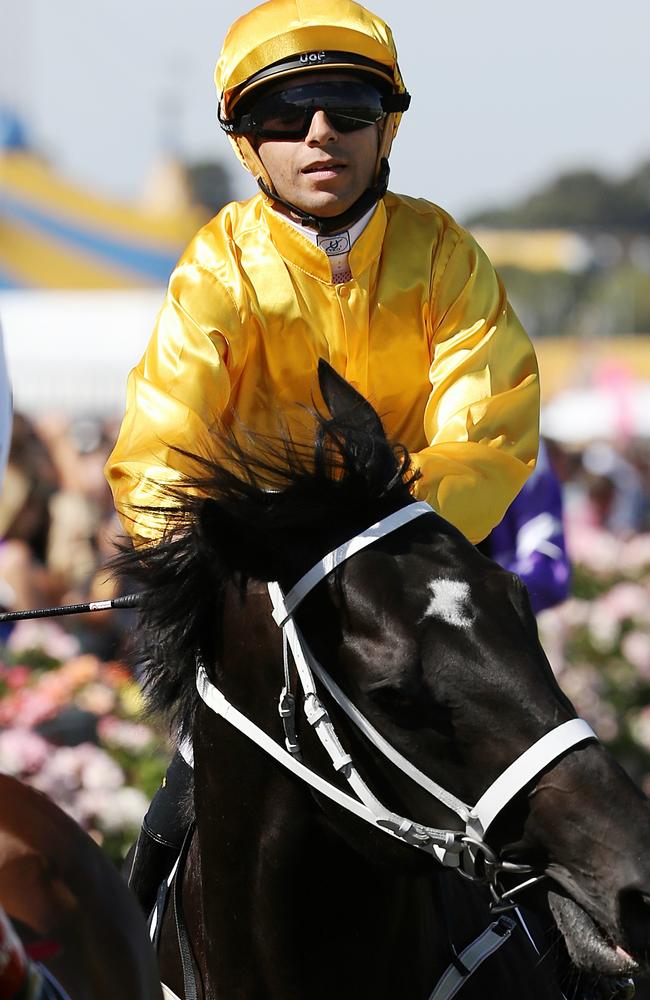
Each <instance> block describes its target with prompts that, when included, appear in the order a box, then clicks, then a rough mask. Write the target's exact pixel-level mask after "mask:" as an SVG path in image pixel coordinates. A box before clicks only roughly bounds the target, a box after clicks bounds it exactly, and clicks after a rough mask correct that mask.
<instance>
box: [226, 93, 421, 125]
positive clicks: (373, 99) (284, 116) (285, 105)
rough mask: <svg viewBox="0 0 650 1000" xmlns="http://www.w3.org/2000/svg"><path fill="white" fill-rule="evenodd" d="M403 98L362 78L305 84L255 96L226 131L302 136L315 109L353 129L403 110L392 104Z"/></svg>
mask: <svg viewBox="0 0 650 1000" xmlns="http://www.w3.org/2000/svg"><path fill="white" fill-rule="evenodd" d="M402 97H403V95H401V94H381V93H380V92H379V91H378V90H377V89H376V88H375V87H373V86H372V85H371V84H369V83H364V82H363V81H359V82H358V83H357V82H355V81H352V80H333V81H332V82H331V83H327V82H325V83H310V84H309V83H308V84H304V85H303V86H300V87H288V88H287V89H286V90H282V91H279V92H278V93H275V94H270V95H269V96H268V97H262V98H260V99H258V100H257V101H256V103H255V104H254V105H252V107H250V108H249V109H248V110H247V111H245V112H244V113H242V114H240V115H238V117H237V118H236V119H235V121H234V122H232V123H228V124H229V125H230V128H229V129H228V131H231V132H235V133H237V134H239V135H241V134H243V133H252V134H253V135H256V136H258V137H259V138H260V139H304V138H305V136H306V135H307V134H308V132H309V129H310V127H311V123H312V119H313V117H314V115H315V114H316V112H317V111H324V112H325V114H326V115H327V117H328V119H329V121H330V124H331V125H332V127H333V128H334V129H336V131H337V132H356V131H357V130H358V129H362V128H367V127H368V126H369V125H376V124H377V122H379V121H381V119H382V118H383V117H384V115H385V114H387V113H388V112H389V111H393V110H402V108H401V106H400V108H397V107H393V104H394V103H395V101H394V100H393V99H394V98H397V99H398V100H401V98H402ZM222 124H224V123H222Z"/></svg>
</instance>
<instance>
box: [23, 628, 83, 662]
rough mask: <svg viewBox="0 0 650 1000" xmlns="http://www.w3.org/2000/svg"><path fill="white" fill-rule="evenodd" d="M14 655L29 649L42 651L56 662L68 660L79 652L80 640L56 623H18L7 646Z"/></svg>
mask: <svg viewBox="0 0 650 1000" xmlns="http://www.w3.org/2000/svg"><path fill="white" fill-rule="evenodd" d="M7 645H8V646H9V649H10V650H11V651H12V652H14V653H20V652H21V651H22V650H27V649H42V650H43V652H45V653H47V654H48V656H51V657H52V659H54V660H68V659H70V657H72V656H76V655H77V653H78V652H79V648H80V644H79V640H78V639H77V638H75V636H73V635H70V633H69V632H64V630H63V629H62V628H61V627H60V625H57V624H56V623H55V622H46V621H37V620H33V621H24V622H18V623H17V625H16V627H15V628H14V630H13V632H12V633H11V635H10V636H9V642H8V644H7Z"/></svg>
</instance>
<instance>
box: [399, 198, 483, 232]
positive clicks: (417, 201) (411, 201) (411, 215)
mask: <svg viewBox="0 0 650 1000" xmlns="http://www.w3.org/2000/svg"><path fill="white" fill-rule="evenodd" d="M384 202H385V205H386V215H387V217H388V224H389V225H395V226H404V225H407V224H409V223H410V224H411V225H412V226H415V227H418V228H421V229H422V230H424V231H428V232H429V233H430V234H431V235H432V236H437V237H438V238H439V239H444V240H445V242H447V241H449V243H450V244H452V245H455V244H457V243H468V244H474V245H475V243H476V241H475V240H474V238H473V236H472V235H471V233H470V232H468V230H467V229H465V228H464V227H463V226H461V225H460V223H458V222H457V221H456V219H454V217H453V216H452V215H450V214H449V212H446V211H445V209H444V208H441V207H440V205H436V204H435V203H434V202H432V201H427V199H426V198H411V197H410V196H409V195H405V194H395V193H394V192H393V191H388V192H387V193H386V195H385V198H384Z"/></svg>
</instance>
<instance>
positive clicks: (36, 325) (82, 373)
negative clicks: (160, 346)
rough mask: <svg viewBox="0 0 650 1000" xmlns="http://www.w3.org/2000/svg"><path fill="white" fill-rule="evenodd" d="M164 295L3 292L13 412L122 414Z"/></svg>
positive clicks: (0, 308) (0, 315) (0, 318)
mask: <svg viewBox="0 0 650 1000" xmlns="http://www.w3.org/2000/svg"><path fill="white" fill-rule="evenodd" d="M163 297H164V289H162V288H160V289H158V288H156V289H146V290H137V291H83V292H63V291H61V292H41V291H8V292H0V322H1V323H2V328H3V330H4V341H5V353H6V355H7V365H8V368H9V376H10V378H11V382H12V386H13V394H14V409H15V410H18V411H22V412H23V413H26V414H27V415H30V416H33V415H37V414H43V413H53V412H55V413H65V414H68V415H70V416H81V415H95V416H102V417H115V416H121V414H122V413H123V411H124V402H125V389H126V378H127V375H128V373H129V370H130V369H131V368H132V367H133V366H134V365H135V364H137V362H138V361H139V359H140V357H141V355H142V353H143V351H144V348H145V346H146V344H147V341H148V339H149V336H150V334H151V330H152V328H153V324H154V321H155V318H156V314H157V312H158V310H159V309H160V306H161V304H162V301H163Z"/></svg>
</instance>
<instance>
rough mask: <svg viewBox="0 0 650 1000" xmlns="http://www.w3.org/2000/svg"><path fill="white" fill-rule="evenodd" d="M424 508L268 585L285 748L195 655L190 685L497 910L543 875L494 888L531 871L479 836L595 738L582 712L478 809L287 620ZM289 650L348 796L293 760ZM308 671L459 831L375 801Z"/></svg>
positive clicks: (385, 522)
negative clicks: (366, 710)
mask: <svg viewBox="0 0 650 1000" xmlns="http://www.w3.org/2000/svg"><path fill="white" fill-rule="evenodd" d="M431 512H432V508H431V507H430V505H429V504H427V503H423V502H414V503H410V504H408V505H407V506H405V507H403V508H401V509H400V510H398V511H396V512H395V513H393V514H391V515H389V516H388V517H385V518H383V519H382V520H381V521H378V522H377V523H376V524H373V525H371V526H370V527H369V528H368V529H366V530H365V531H363V532H361V533H359V534H358V535H355V537H354V538H352V539H350V540H349V541H347V542H345V543H344V544H343V545H340V546H339V547H338V548H337V549H334V550H333V551H332V552H330V553H328V554H327V555H326V556H325V557H324V558H323V559H321V560H320V561H319V562H318V563H316V565H315V566H313V567H312V568H311V569H310V570H309V571H308V572H307V573H305V575H304V576H303V577H301V579H300V580H299V581H298V582H297V583H296V584H295V586H294V587H293V588H292V589H291V590H290V591H289V593H288V594H286V595H284V594H283V592H282V589H281V588H280V586H279V584H277V583H269V584H268V591H269V595H270V598H271V602H272V605H273V617H274V619H275V621H276V623H277V624H278V626H279V627H280V628H282V631H283V642H284V651H285V657H284V659H285V685H284V688H283V690H282V693H281V695H280V701H279V711H280V715H281V716H282V720H283V723H284V728H285V737H286V738H285V747H283V746H282V745H281V744H279V743H277V742H276V741H275V740H274V739H272V738H271V737H270V736H269V735H268V734H267V733H265V732H264V731H263V730H262V729H260V727H259V726H257V725H256V724H255V723H253V722H252V721H251V720H250V719H248V718H247V717H246V716H245V715H243V714H242V713H241V712H239V710H238V709H236V708H235V706H234V705H232V704H231V703H230V702H229V701H228V700H227V699H226V697H225V695H224V694H223V693H222V692H221V691H220V690H219V689H218V688H217V687H216V686H215V685H214V684H213V683H212V682H211V681H210V680H209V678H208V676H207V673H206V671H205V667H204V665H203V663H202V662H201V661H200V660H199V662H198V665H197V675H196V686H197V689H198V692H199V695H200V696H201V698H202V699H203V701H204V702H205V703H206V704H207V705H208V706H209V707H210V708H211V709H212V710H213V711H215V712H216V713H218V714H219V715H221V716H223V718H224V719H226V720H227V721H228V722H229V723H230V724H231V725H233V726H234V727H235V728H236V729H238V730H239V731H240V732H242V733H243V734H244V735H246V736H248V737H249V738H250V739H252V740H253V741H254V742H255V743H257V745H258V746H259V747H261V749H263V750H264V751H265V752H266V753H267V754H269V755H270V756H271V757H273V758H274V759H275V760H276V761H278V762H279V763H280V764H282V765H283V766H284V767H285V768H286V769H287V770H289V771H291V772H292V773H293V774H296V775H297V776H298V777H299V778H301V779H302V780H303V781H305V782H306V783H307V784H309V785H310V786H311V787H312V788H313V789H314V790H315V791H317V792H319V793H320V794H322V795H325V796H326V797H327V798H329V799H331V800H332V801H333V802H336V803H337V804H338V805H340V806H343V808H345V809H347V810H348V811H349V812H351V813H353V814H354V815H355V816H358V817H359V818H360V819H363V820H365V821H366V822H367V823H370V824H371V825H373V826H375V827H377V828H378V829H380V830H383V831H384V832H385V833H387V834H389V835H390V836H392V837H395V838H397V839H399V840H402V841H404V842H406V843H407V844H411V845H412V846H413V847H417V848H418V849H419V850H423V851H426V852H428V853H429V854H432V855H433V856H434V857H435V858H436V859H437V860H438V861H439V862H440V863H441V864H443V865H445V866H446V867H450V868H456V869H457V870H458V871H459V874H461V875H464V876H465V877H466V878H469V879H471V880H476V881H485V882H487V883H488V884H489V886H490V890H491V892H492V895H493V899H494V904H493V910H494V911H495V912H502V911H504V910H506V909H511V908H514V907H515V903H514V902H513V897H514V896H515V895H517V894H518V893H520V892H521V891H523V890H524V889H526V888H528V887H529V886H531V885H532V884H533V883H535V882H538V881H539V880H540V879H541V878H543V877H544V876H543V875H534V876H533V877H532V878H529V879H527V880H526V881H524V882H523V883H522V884H520V885H519V886H517V887H516V888H515V889H511V890H509V891H508V892H503V891H501V890H500V888H499V885H498V876H499V874H500V873H502V872H509V873H511V874H523V875H531V874H533V869H531V868H530V867H529V866H527V865H519V864H514V863H509V862H503V861H500V860H498V858H497V857H496V855H495V853H494V852H493V851H492V849H491V848H490V847H489V845H488V844H486V842H485V839H484V838H485V834H486V832H487V830H488V829H489V827H490V825H491V824H492V822H493V821H494V820H495V818H496V817H497V816H498V815H499V813H500V812H501V811H502V810H503V809H504V807H505V806H506V805H507V804H508V803H509V802H511V801H512V799H513V798H514V797H515V796H516V795H517V794H518V792H520V791H521V790H522V789H523V788H524V787H525V786H526V785H528V784H529V783H530V782H531V781H532V780H533V779H534V778H536V777H537V775H539V774H540V773H541V772H542V771H543V770H544V769H545V768H547V767H548V766H549V765H550V764H552V763H553V762H554V761H556V760H557V759H558V758H559V757H561V756H562V755H563V754H565V753H566V752H567V751H568V750H571V749H572V748H574V747H577V746H579V745H581V744H583V743H585V742H586V741H588V740H595V739H597V736H596V734H595V733H594V731H593V730H592V728H591V727H590V726H589V725H588V723H586V722H585V721H584V720H583V719H571V720H570V721H568V722H565V723H563V724H561V725H559V726H557V727H556V728H555V729H552V730H551V731H550V732H548V733H546V734H545V735H544V736H542V737H541V738H540V739H539V740H537V741H536V742H535V743H534V744H533V745H532V746H531V747H529V748H528V750H526V751H525V752H524V753H522V754H521V756H520V757H518V758H517V759H516V760H515V761H514V762H513V763H512V764H510V766H509V767H507V768H506V770H505V771H504V772H503V773H502V774H501V775H500V776H499V777H498V778H497V779H496V780H495V781H494V782H492V784H491V785H490V787H489V788H488V789H487V790H486V791H485V792H484V793H483V795H482V796H481V798H480V799H479V801H478V802H477V803H476V805H475V806H473V807H472V806H469V805H467V804H466V803H465V802H462V801H461V800H460V799H458V798H457V797H456V796H455V795H453V794H451V793H450V792H448V791H446V790H445V789H444V788H442V787H441V786H440V785H438V784H437V782H435V781H433V779H432V778H430V777H428V776H427V775H426V774H424V773H423V772H422V771H420V770H419V769H418V768H417V767H415V765H413V764H412V763H411V762H410V761H408V760H407V759H406V758H405V757H404V756H403V755H402V754H401V753H400V752H399V751H398V750H396V749H395V748H394V747H393V746H391V744H390V743H389V742H388V741H387V740H386V739H385V738H384V737H383V736H382V735H381V733H379V732H378V731H377V730H376V729H375V727H374V726H373V725H372V723H371V722H369V721H368V719H367V718H366V717H365V716H364V715H362V713H361V712H360V711H359V710H358V709H357V708H356V706H355V705H354V704H353V703H352V702H351V701H350V700H349V699H348V697H347V696H346V695H345V694H344V693H343V691H341V689H340V688H339V687H338V685H337V684H336V683H335V682H334V680H333V679H332V678H331V677H330V676H329V674H328V673H327V671H326V670H325V669H324V668H323V667H322V666H321V665H320V664H319V663H318V662H317V660H316V659H315V658H314V656H313V655H312V654H311V652H310V650H309V647H308V646H307V644H306V642H305V640H304V638H303V636H302V635H301V633H300V630H299V629H298V627H297V625H296V623H295V621H294V618H293V615H294V613H295V611H296V609H297V608H298V607H299V605H300V603H301V602H302V601H303V599H304V598H305V597H306V596H307V594H309V593H310V591H312V590H313V588H314V587H315V586H316V585H317V584H318V583H320V582H321V580H323V579H324V578H325V577H326V576H328V574H329V573H331V572H332V571H333V570H334V569H335V568H336V567H337V566H340V565H341V564H342V563H343V562H345V561H346V560H347V559H349V558H350V557H351V556H353V555H354V554H355V553H357V552H360V551H361V550H362V549H364V548H366V546H368V545H371V544H372V543H373V542H375V541H377V540H378V539H379V538H383V537H384V536H385V535H388V534H389V533H390V532H393V531H395V530H396V529H397V528H400V527H402V526H403V525H405V524H407V523H409V522H410V521H412V520H414V519H415V518H417V517H421V516H422V515H424V514H430V513H431ZM287 647H288V648H289V649H290V650H291V653H292V656H293V660H294V662H295V665H296V670H297V673H298V677H299V679H300V683H301V685H302V688H303V692H304V712H305V716H306V718H307V721H308V722H309V724H310V725H311V726H312V727H313V728H314V730H315V732H316V734H317V735H318V738H319V740H320V742H321V743H322V745H323V747H324V748H325V750H326V751H327V754H328V755H329V757H330V760H331V762H332V765H333V768H334V770H335V771H336V772H337V773H339V774H341V775H343V777H344V778H345V779H346V781H347V783H348V785H349V786H350V789H351V792H352V793H353V794H348V793H346V792H344V791H342V790H341V789H340V788H339V787H338V786H336V785H334V784H333V783H332V782H331V781H328V780H327V779H325V778H323V777H322V776H321V775H319V774H317V773H316V772H315V771H313V770H312V769H311V768H310V767H307V766H306V765H305V764H304V763H303V762H302V760H301V759H300V747H299V744H298V740H297V737H296V730H295V721H294V709H295V699H294V697H293V695H292V694H291V688H290V672H289V661H288V656H287ZM315 678H318V680H319V681H320V682H321V683H322V685H323V686H324V687H325V688H326V690H327V691H328V692H329V694H330V696H331V697H332V698H333V699H334V701H335V702H336V703H337V704H338V705H339V706H340V708H341V709H342V710H343V711H344V712H345V714H346V715H347V716H348V718H349V719H350V720H351V721H352V722H353V723H354V725H355V726H357V728H358V729H359V730H360V731H361V732H362V733H363V735H364V736H365V737H366V738H367V739H368V740H369V741H370V742H371V743H372V744H373V745H374V746H375V747H376V748H377V749H378V750H379V751H380V752H381V753H382V754H383V755H384V756H385V757H386V758H387V759H388V760H389V761H390V762H391V763H392V764H394V765H395V766H396V767H398V768H399V769H400V770H401V771H402V772H403V773H404V774H406V775H407V776H408V777H409V778H410V779H411V780H412V781H414V782H415V783H416V784H417V785H419V786H420V787H421V788H423V789H424V790H425V791H426V792H428V793H429V794H430V795H432V796H433V797H434V798H435V799H437V800H438V801H439V802H442V803H443V804H444V805H445V806H447V807H448V808H449V809H451V810H452V811H453V812H455V813H456V814H457V815H458V816H459V817H460V819H461V821H462V823H463V824H464V830H461V831H459V830H450V829H436V828H433V827H429V826H426V825H424V824H422V823H418V822H416V821H415V820H411V819H408V818H407V817H404V816H401V815H399V814H397V813H395V812H393V811H392V810H390V809H388V808H386V807H385V806H384V805H383V804H382V803H381V802H380V801H379V799H378V798H377V797H376V796H375V795H374V793H373V792H372V791H371V789H370V788H369V787H368V785H367V783H366V782H365V781H364V779H363V778H362V777H361V775H360V774H359V771H358V769H357V767H356V765H355V763H354V760H353V759H352V757H351V756H350V754H348V753H347V752H346V751H345V749H344V748H343V746H342V744H341V742H340V740H339V737H338V735H337V733H336V731H335V728H334V725H333V724H332V722H331V719H330V717H329V714H328V712H327V710H326V708H325V707H324V705H323V703H322V702H321V700H320V698H319V697H318V693H317V690H316V680H315ZM493 926H494V925H493ZM497 936H498V935H497ZM490 953H491V952H490ZM485 957H487V954H486V953H482V955H481V957H480V959H479V961H482V960H483V958H485ZM449 995H451V994H449Z"/></svg>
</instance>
